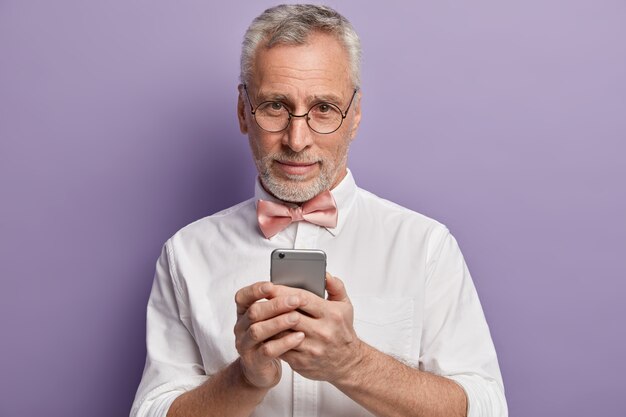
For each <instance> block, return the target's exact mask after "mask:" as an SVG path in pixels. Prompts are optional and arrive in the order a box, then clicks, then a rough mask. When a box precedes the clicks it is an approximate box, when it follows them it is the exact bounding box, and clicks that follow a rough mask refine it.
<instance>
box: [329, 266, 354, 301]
mask: <svg viewBox="0 0 626 417" xmlns="http://www.w3.org/2000/svg"><path fill="white" fill-rule="evenodd" d="M326 291H327V292H328V300H329V301H350V299H349V298H348V293H347V292H346V286H345V285H344V284H343V281H342V280H340V279H339V278H337V277H334V276H332V275H330V274H329V273H328V272H327V273H326Z"/></svg>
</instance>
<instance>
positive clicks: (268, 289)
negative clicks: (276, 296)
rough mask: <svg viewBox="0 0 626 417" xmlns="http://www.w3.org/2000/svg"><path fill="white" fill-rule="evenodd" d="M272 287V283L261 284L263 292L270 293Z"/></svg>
mask: <svg viewBox="0 0 626 417" xmlns="http://www.w3.org/2000/svg"><path fill="white" fill-rule="evenodd" d="M271 289H272V286H271V285H270V284H263V285H261V293H262V294H269V292H270V290H271Z"/></svg>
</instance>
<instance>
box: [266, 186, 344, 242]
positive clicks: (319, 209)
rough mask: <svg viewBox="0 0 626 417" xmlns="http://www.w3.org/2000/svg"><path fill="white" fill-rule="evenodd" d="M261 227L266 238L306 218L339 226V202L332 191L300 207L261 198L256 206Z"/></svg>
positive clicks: (326, 225)
mask: <svg viewBox="0 0 626 417" xmlns="http://www.w3.org/2000/svg"><path fill="white" fill-rule="evenodd" d="M256 214H257V218H258V220H259V228H260V229H261V232H263V235H264V236H265V237H266V238H268V239H269V238H270V237H272V236H274V235H275V234H276V233H278V232H280V231H281V230H283V229H284V228H286V227H287V226H289V225H290V224H291V223H292V222H299V221H301V220H305V221H307V222H309V223H313V224H316V225H318V226H324V227H330V228H333V227H335V226H337V204H336V203H335V199H334V198H333V195H332V194H331V193H330V191H328V190H327V191H324V192H323V193H321V194H318V195H317V196H315V197H313V198H312V199H311V200H309V201H307V202H306V203H304V204H302V206H298V207H287V206H285V205H283V204H280V203H273V202H271V201H265V200H259V201H258V203H257V206H256Z"/></svg>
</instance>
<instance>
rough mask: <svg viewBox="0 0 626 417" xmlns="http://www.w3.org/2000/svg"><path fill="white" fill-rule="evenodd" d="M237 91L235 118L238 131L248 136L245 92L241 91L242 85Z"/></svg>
mask: <svg viewBox="0 0 626 417" xmlns="http://www.w3.org/2000/svg"><path fill="white" fill-rule="evenodd" d="M237 89H238V90H239V98H238V99H237V118H238V119H239V130H240V131H241V133H243V134H244V135H246V134H248V122H247V118H246V116H247V112H246V100H245V98H244V94H245V91H243V84H239V87H237Z"/></svg>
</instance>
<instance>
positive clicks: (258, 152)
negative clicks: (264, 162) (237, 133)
mask: <svg viewBox="0 0 626 417" xmlns="http://www.w3.org/2000/svg"><path fill="white" fill-rule="evenodd" d="M248 140H249V142H250V149H252V153H253V154H254V156H255V158H256V159H262V158H263V157H265V156H267V155H269V154H272V153H275V152H279V151H280V149H281V142H280V138H278V137H270V136H266V135H263V134H258V132H250V134H249V135H248Z"/></svg>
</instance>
